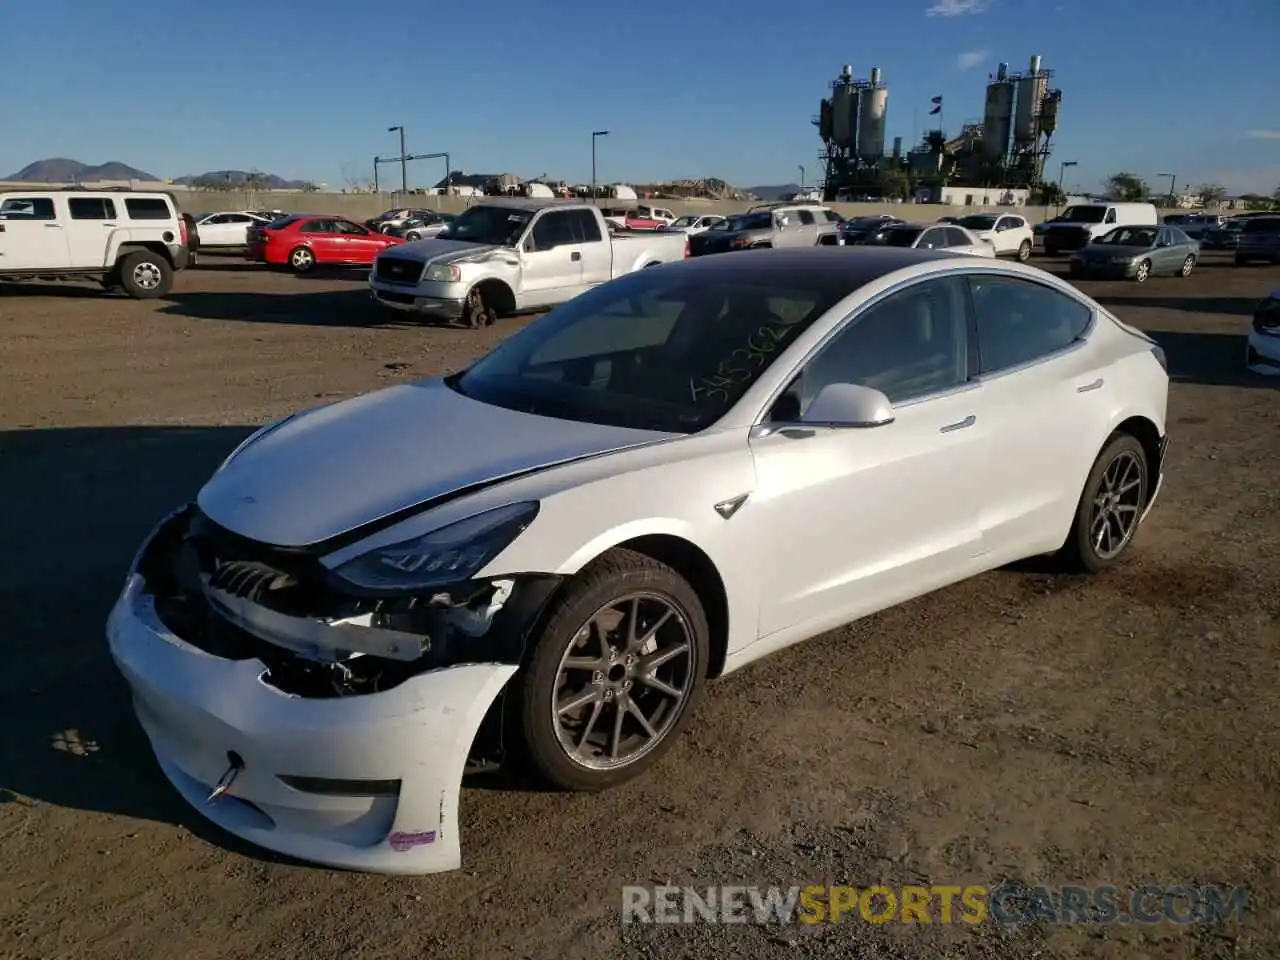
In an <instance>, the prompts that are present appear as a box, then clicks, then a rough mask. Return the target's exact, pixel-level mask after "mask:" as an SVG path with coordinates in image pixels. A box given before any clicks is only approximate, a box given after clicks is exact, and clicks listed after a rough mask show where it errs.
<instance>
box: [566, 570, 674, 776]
mask: <svg viewBox="0 0 1280 960" xmlns="http://www.w3.org/2000/svg"><path fill="white" fill-rule="evenodd" d="M693 683H694V662H693V643H692V635H691V633H690V628H689V624H688V622H687V621H686V619H685V616H684V614H683V613H682V612H681V611H680V609H679V607H678V606H677V605H676V604H675V603H673V602H672V601H671V600H670V599H668V598H666V597H663V596H660V595H658V594H653V593H632V594H627V595H625V596H622V597H619V598H617V599H616V600H612V601H610V602H609V603H608V604H606V605H605V606H603V607H601V608H600V609H598V610H597V611H596V612H595V613H594V614H592V615H591V617H590V618H588V620H587V622H586V623H585V624H583V626H582V627H581V628H580V629H579V630H578V632H577V633H576V634H575V635H574V637H573V639H572V640H571V641H570V643H569V645H568V648H567V649H566V650H565V652H564V655H563V656H562V657H561V659H560V665H559V668H558V670H557V673H556V691H555V697H554V701H553V705H552V714H553V716H552V721H553V723H554V727H555V731H556V739H557V740H558V741H559V743H560V747H561V749H563V750H564V752H565V754H566V755H567V756H568V758H569V759H570V760H571V761H572V762H573V763H575V764H577V765H579V766H582V767H585V768H587V769H589V770H615V769H618V768H620V767H625V766H628V765H630V764H633V763H635V762H636V761H638V760H639V759H640V758H642V757H643V756H645V755H646V754H647V753H649V752H650V751H651V750H653V749H654V748H655V747H656V746H657V745H658V744H659V743H661V742H662V740H663V739H664V738H665V736H666V734H667V733H668V732H669V731H670V729H671V727H672V725H673V724H674V723H675V722H676V720H677V719H679V717H680V714H681V712H682V709H683V707H684V704H685V701H686V700H687V699H688V697H689V694H690V691H691V690H692V688H693Z"/></svg>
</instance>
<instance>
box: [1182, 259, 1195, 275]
mask: <svg viewBox="0 0 1280 960" xmlns="http://www.w3.org/2000/svg"><path fill="white" fill-rule="evenodd" d="M1195 265H1196V258H1195V257H1187V259H1185V260H1183V261H1182V275H1183V276H1184V277H1189V276H1190V275H1191V270H1192V268H1193V267H1195Z"/></svg>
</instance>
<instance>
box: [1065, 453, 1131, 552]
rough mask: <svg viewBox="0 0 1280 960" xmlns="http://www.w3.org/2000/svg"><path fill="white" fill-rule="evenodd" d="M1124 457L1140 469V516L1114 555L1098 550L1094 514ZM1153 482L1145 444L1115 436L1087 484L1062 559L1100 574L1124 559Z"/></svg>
mask: <svg viewBox="0 0 1280 960" xmlns="http://www.w3.org/2000/svg"><path fill="white" fill-rule="evenodd" d="M1122 457H1125V458H1130V459H1129V462H1131V463H1133V464H1136V468H1135V469H1136V470H1137V479H1138V481H1139V486H1138V488H1137V493H1138V497H1137V504H1136V506H1137V513H1136V515H1135V517H1134V521H1133V526H1132V527H1131V528H1130V529H1129V530H1128V532H1127V533H1126V534H1125V535H1124V539H1123V542H1122V543H1121V544H1120V547H1119V550H1117V551H1115V552H1114V553H1111V552H1110V551H1107V552H1103V551H1100V550H1099V549H1098V548H1097V547H1095V545H1094V538H1093V536H1092V529H1093V527H1094V525H1095V523H1096V521H1097V519H1098V518H1097V516H1096V515H1095V512H1094V510H1095V507H1096V504H1095V500H1096V499H1097V498H1098V496H1099V495H1100V494H1101V493H1102V492H1103V486H1104V482H1105V481H1106V479H1107V471H1108V469H1109V468H1111V467H1112V465H1113V464H1115V463H1117V461H1119V460H1120V458H1122ZM1149 480H1150V478H1149V468H1148V465H1147V454H1146V451H1145V450H1143V449H1142V444H1140V443H1139V442H1138V441H1137V439H1135V438H1134V437H1133V436H1131V435H1129V434H1127V433H1119V434H1115V435H1114V436H1113V437H1112V438H1111V440H1110V441H1109V442H1108V443H1107V445H1106V446H1105V447H1103V448H1102V452H1101V453H1100V454H1098V459H1097V460H1095V461H1094V462H1093V469H1092V470H1090V471H1089V478H1088V479H1087V480H1086V481H1085V484H1084V490H1082V491H1081V493H1080V502H1079V504H1078V505H1077V506H1076V515H1075V519H1074V520H1072V522H1071V533H1070V534H1069V535H1068V536H1067V542H1066V543H1065V544H1063V546H1062V550H1061V551H1060V556H1061V558H1062V560H1063V561H1065V562H1066V564H1067V565H1069V566H1070V567H1071V568H1073V569H1075V570H1078V571H1084V572H1086V573H1098V572H1099V571H1101V570H1105V569H1107V568H1108V567H1110V566H1113V565H1115V564H1116V563H1118V562H1119V561H1120V560H1121V559H1123V557H1124V555H1125V553H1127V552H1128V550H1129V547H1130V545H1131V544H1132V543H1133V538H1134V536H1135V535H1136V533H1137V531H1138V521H1139V520H1140V519H1141V517H1142V511H1143V510H1144V509H1146V505H1147V499H1148V497H1149V495H1150V494H1149V491H1148V489H1147V484H1148V483H1149Z"/></svg>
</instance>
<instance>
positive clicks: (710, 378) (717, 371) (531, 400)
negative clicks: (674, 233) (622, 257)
mask: <svg viewBox="0 0 1280 960" xmlns="http://www.w3.org/2000/svg"><path fill="white" fill-rule="evenodd" d="M845 292H847V291H846V290H843V289H836V290H829V289H812V290H811V289H805V288H789V287H782V286H775V285H772V284H769V283H755V282H752V281H750V280H747V281H742V280H738V279H736V278H735V279H733V280H729V279H725V278H721V277H714V276H713V277H708V276H705V275H702V274H699V275H696V276H690V275H688V274H685V275H676V276H671V275H666V276H664V275H662V274H661V273H660V272H658V271H650V270H642V271H640V272H639V273H634V274H630V275H628V276H626V277H624V278H622V279H619V280H616V281H614V282H613V283H610V284H607V285H604V286H600V287H597V288H595V289H593V290H590V291H588V292H587V293H584V294H582V295H580V296H578V297H575V298H574V299H573V300H570V301H569V302H568V303H565V304H563V305H561V306H559V307H557V308H556V309H555V310H553V311H552V312H551V313H549V314H547V315H546V316H544V317H542V318H540V319H539V320H536V321H535V322H534V323H532V324H530V325H529V326H527V327H525V328H524V329H523V330H521V331H520V332H519V333H517V334H515V335H514V336H512V337H510V338H509V339H507V340H506V341H504V342H503V343H502V344H501V345H500V346H498V348H497V349H495V350H494V351H493V352H492V353H490V354H488V355H487V356H485V357H483V358H482V359H481V360H479V361H478V362H477V363H476V364H475V365H474V366H472V367H471V368H470V369H469V370H468V371H466V372H465V373H464V374H462V375H460V376H458V377H455V378H452V379H451V381H450V382H451V385H453V386H454V388H455V389H457V390H458V391H459V392H461V393H463V394H465V395H466V396H469V397H473V398H475V399H477V400H480V401H481V402H484V403H491V404H494V405H497V406H503V407H509V408H511V409H517V410H524V411H526V412H533V413H538V414H542V415H544V416H552V417H560V418H562V419H566V420H579V421H585V422H587V423H599V424H609V425H614V426H625V427H636V428H640V429H647V430H662V431H671V432H678V433H693V432H695V431H698V430H702V429H704V428H705V427H708V426H710V425H711V424H713V423H714V422H715V421H716V420H718V419H720V417H722V416H723V415H724V414H725V412H726V411H728V410H729V408H730V407H732V406H733V405H734V404H735V403H736V402H737V401H738V400H739V399H740V398H741V397H742V395H743V394H744V393H745V392H746V391H747V390H748V389H749V388H750V386H751V385H752V384H753V383H755V382H756V380H757V379H758V378H759V376H760V374H761V373H762V372H763V371H764V370H766V369H767V368H768V367H769V366H770V365H771V364H772V363H773V361H774V360H775V359H776V358H777V357H778V356H779V355H780V354H781V353H782V352H783V351H784V350H785V349H786V348H787V347H788V346H789V345H790V344H791V343H792V342H793V341H794V340H795V338H796V337H797V336H799V335H800V333H801V332H803V331H804V330H805V329H807V328H808V327H809V325H810V324H812V323H813V322H814V321H815V320H817V319H818V318H819V317H821V316H822V315H823V314H824V313H825V312H826V311H827V310H828V309H830V307H831V305H832V304H834V303H835V302H836V301H837V300H838V299H840V296H841V295H842V294H843V293H845Z"/></svg>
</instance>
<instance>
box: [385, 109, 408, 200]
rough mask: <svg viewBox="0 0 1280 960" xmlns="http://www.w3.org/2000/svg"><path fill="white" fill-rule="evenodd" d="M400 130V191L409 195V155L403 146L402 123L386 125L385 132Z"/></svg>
mask: <svg viewBox="0 0 1280 960" xmlns="http://www.w3.org/2000/svg"><path fill="white" fill-rule="evenodd" d="M397 130H399V131H400V192H401V193H402V194H403V195H405V196H408V195H409V155H408V153H407V152H406V151H405V148H404V124H403V123H401V124H398V125H396V126H394V127H387V133H395V132H396V131H397Z"/></svg>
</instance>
